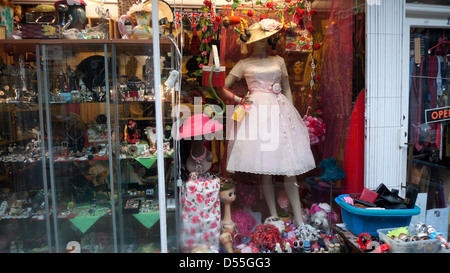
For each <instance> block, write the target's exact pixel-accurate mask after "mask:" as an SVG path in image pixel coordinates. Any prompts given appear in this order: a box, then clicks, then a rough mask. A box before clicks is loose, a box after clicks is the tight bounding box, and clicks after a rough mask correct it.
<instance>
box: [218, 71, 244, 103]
mask: <svg viewBox="0 0 450 273" xmlns="http://www.w3.org/2000/svg"><path fill="white" fill-rule="evenodd" d="M237 79H238V78H237V77H236V76H234V75H231V74H230V75H228V76H227V77H226V78H225V86H224V87H223V88H217V94H218V95H219V97H221V98H222V99H223V100H225V101H227V102H229V103H231V102H234V103H235V104H238V103H239V102H240V101H241V99H242V98H241V97H238V96H236V95H235V94H234V93H233V92H231V91H230V90H229V89H228V88H229V87H230V86H231V85H233V83H235V82H236V81H237Z"/></svg>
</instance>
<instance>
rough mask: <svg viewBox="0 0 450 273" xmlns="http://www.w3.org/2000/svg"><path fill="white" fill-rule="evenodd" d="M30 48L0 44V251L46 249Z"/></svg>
mask: <svg viewBox="0 0 450 273" xmlns="http://www.w3.org/2000/svg"><path fill="white" fill-rule="evenodd" d="M35 52H36V47H35V45H34V43H15V42H14V41H13V42H8V43H4V42H2V43H1V44H0V54H1V55H0V56H1V61H0V63H1V65H0V128H1V129H0V132H1V133H0V184H1V189H0V217H1V221H0V238H1V239H0V252H11V253H17V252H21V253H23V252H25V253H31V252H34V253H36V252H48V251H49V250H50V249H51V245H50V243H51V237H50V225H51V224H52V223H51V221H50V218H49V213H48V212H49V207H48V205H49V202H48V201H49V200H50V196H49V194H48V193H49V189H50V185H48V184H47V181H46V180H45V176H46V175H47V173H45V170H46V164H47V163H46V162H45V161H44V160H42V158H43V157H42V153H43V152H44V150H43V145H44V141H43V139H42V133H43V132H42V131H41V130H40V119H39V116H40V114H41V113H42V110H43V109H42V105H39V102H38V66H39V62H37V61H36V60H38V59H37V57H36V55H35ZM8 53H10V54H8Z"/></svg>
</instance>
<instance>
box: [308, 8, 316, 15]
mask: <svg viewBox="0 0 450 273" xmlns="http://www.w3.org/2000/svg"><path fill="white" fill-rule="evenodd" d="M309 14H310V15H316V14H317V11H316V10H315V9H312V10H310V11H309Z"/></svg>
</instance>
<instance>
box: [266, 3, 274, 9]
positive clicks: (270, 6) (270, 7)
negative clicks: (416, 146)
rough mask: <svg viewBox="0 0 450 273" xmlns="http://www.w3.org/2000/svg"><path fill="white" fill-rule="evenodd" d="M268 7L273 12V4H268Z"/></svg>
mask: <svg viewBox="0 0 450 273" xmlns="http://www.w3.org/2000/svg"><path fill="white" fill-rule="evenodd" d="M266 7H268V8H269V9H271V10H273V9H274V7H273V2H267V4H266Z"/></svg>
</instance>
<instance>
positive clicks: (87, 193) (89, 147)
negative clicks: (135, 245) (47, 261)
mask: <svg viewBox="0 0 450 273" xmlns="http://www.w3.org/2000/svg"><path fill="white" fill-rule="evenodd" d="M106 49H107V48H106V47H105V45H104V44H103V43H102V42H101V41H100V42H92V43H86V42H85V41H83V40H75V41H71V43H70V44H69V43H63V42H62V41H60V40H56V41H55V42H54V43H48V44H45V45H43V46H42V54H43V59H44V90H45V91H46V92H45V95H46V97H45V102H44V106H45V108H46V116H45V128H46V132H45V133H46V138H47V139H48V145H49V151H48V155H49V171H50V174H49V179H50V182H51V184H52V205H53V213H54V216H53V219H54V221H56V224H55V226H54V228H55V243H56V251H57V252H67V251H70V250H69V249H70V248H71V247H72V246H75V248H76V249H75V251H78V250H80V251H81V252H87V253H97V252H114V251H115V248H116V247H117V245H116V243H115V234H114V232H113V231H114V227H115V225H114V215H113V214H112V206H111V200H112V199H111V187H110V185H111V180H110V172H111V171H112V170H111V169H110V164H109V162H110V158H109V157H110V155H111V152H110V146H109V145H108V139H109V136H110V132H109V131H108V127H107V112H108V106H109V103H108V102H107V101H106V99H105V98H106V95H107V94H106V90H107V89H108V76H107V75H108V74H106V73H107V71H108V70H109V68H108V67H107V64H106V63H110V62H109V61H106V60H105V50H106ZM109 140H110V139H109ZM78 247H79V248H78Z"/></svg>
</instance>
